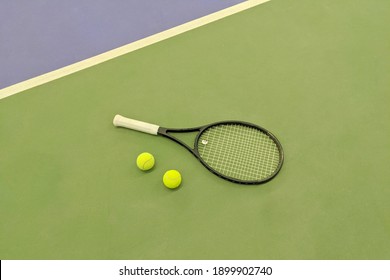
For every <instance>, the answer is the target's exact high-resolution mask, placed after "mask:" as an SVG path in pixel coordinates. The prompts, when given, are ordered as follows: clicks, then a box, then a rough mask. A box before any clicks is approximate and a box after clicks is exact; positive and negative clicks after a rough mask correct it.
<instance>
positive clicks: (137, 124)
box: [113, 115, 159, 135]
mask: <svg viewBox="0 0 390 280" xmlns="http://www.w3.org/2000/svg"><path fill="white" fill-rule="evenodd" d="M113 124H114V125H115V126H119V127H125V128H129V129H134V130H138V131H141V132H145V133H149V134H153V135H157V131H158V128H159V126H158V125H155V124H151V123H146V122H141V121H136V120H132V119H128V118H125V117H123V116H121V115H116V116H115V117H114V121H113Z"/></svg>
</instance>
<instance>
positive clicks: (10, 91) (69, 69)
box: [0, 0, 270, 99]
mask: <svg viewBox="0 0 390 280" xmlns="http://www.w3.org/2000/svg"><path fill="white" fill-rule="evenodd" d="M268 1H270V0H247V1H245V2H242V3H240V4H237V5H234V6H232V7H229V8H226V9H223V10H221V11H218V12H215V13H213V14H210V15H207V16H204V17H201V18H198V19H196V20H193V21H190V22H187V23H184V24H182V25H179V26H176V27H173V28H171V29H168V30H165V31H162V32H160V33H157V34H154V35H152V36H149V37H146V38H144V39H141V40H138V41H136V42H133V43H130V44H128V45H125V46H122V47H119V48H116V49H113V50H110V51H108V52H105V53H102V54H99V55H96V56H93V57H91V58H88V59H85V60H82V61H80V62H76V63H74V64H71V65H68V66H65V67H63V68H60V69H57V70H54V71H51V72H48V73H46V74H43V75H40V76H37V77H34V78H31V79H29V80H26V81H23V82H20V83H17V84H14V85H12V86H9V87H6V88H4V89H0V99H2V98H6V97H8V96H11V95H14V94H16V93H19V92H21V91H25V90H27V89H30V88H33V87H36V86H39V85H42V84H45V83H48V82H50V81H53V80H56V79H59V78H62V77H64V76H67V75H70V74H72V73H75V72H77V71H80V70H83V69H86V68H89V67H91V66H94V65H97V64H99V63H102V62H105V61H107V60H110V59H113V58H115V57H118V56H121V55H124V54H127V53H130V52H133V51H135V50H138V49H141V48H144V47H146V46H149V45H152V44H154V43H157V42H160V41H163V40H165V39H168V38H171V37H173V36H176V35H179V34H181V33H184V32H187V31H189V30H192V29H195V28H197V27H200V26H203V25H206V24H208V23H211V22H214V21H217V20H219V19H222V18H224V17H228V16H230V15H233V14H236V13H239V12H241V11H244V10H247V9H250V8H252V7H255V6H257V5H260V4H263V3H265V2H268Z"/></svg>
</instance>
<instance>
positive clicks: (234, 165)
mask: <svg viewBox="0 0 390 280" xmlns="http://www.w3.org/2000/svg"><path fill="white" fill-rule="evenodd" d="M113 123H114V125H115V126H116V127H125V128H129V129H133V130H137V131H141V132H144V133H149V134H152V135H161V136H164V137H167V138H169V139H171V140H173V141H175V142H176V143H178V144H180V145H181V146H183V147H185V148H186V149H187V150H188V151H190V152H191V153H192V154H193V155H194V156H195V157H196V158H197V159H198V160H199V161H200V162H201V163H202V164H203V165H204V166H205V167H206V168H207V169H208V170H210V171H211V172H212V173H214V174H216V175H218V176H219V177H221V178H223V179H226V180H228V181H231V182H234V183H239V184H261V183H264V182H267V181H269V180H271V179H272V178H274V177H275V176H276V174H278V172H279V170H280V168H281V167H282V164H283V158H284V155H283V149H282V146H281V144H280V142H279V141H278V139H276V137H275V136H274V135H273V134H272V133H271V132H269V131H267V130H266V129H264V128H262V127H260V126H257V125H254V124H251V123H247V122H241V121H222V122H216V123H212V124H208V125H204V126H199V127H194V128H179V129H174V128H165V127H161V126H158V125H155V124H150V123H145V122H141V121H137V120H133V119H128V118H125V117H123V116H121V115H116V116H115V118H114V121H113ZM188 132H198V134H197V135H196V137H195V139H194V145H193V147H190V146H188V145H187V144H186V143H184V142H183V141H181V140H179V139H178V138H176V137H175V136H173V135H172V134H171V133H188Z"/></svg>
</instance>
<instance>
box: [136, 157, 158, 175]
mask: <svg viewBox="0 0 390 280" xmlns="http://www.w3.org/2000/svg"><path fill="white" fill-rule="evenodd" d="M137 166H138V168H139V169H141V170H143V171H146V170H150V169H152V168H153V166H154V156H153V155H152V154H150V153H142V154H140V155H139V156H138V157H137Z"/></svg>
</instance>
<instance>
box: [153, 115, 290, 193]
mask: <svg viewBox="0 0 390 280" xmlns="http://www.w3.org/2000/svg"><path fill="white" fill-rule="evenodd" d="M233 124H235V125H243V126H247V127H252V128H255V129H258V130H260V131H261V132H263V133H264V134H266V135H267V136H268V137H270V138H271V139H272V141H273V142H274V143H275V144H276V146H277V148H278V150H279V163H278V166H277V168H276V169H275V171H274V172H273V173H272V174H271V175H270V176H268V177H266V178H264V179H262V180H253V181H244V180H240V179H237V178H232V177H229V176H226V175H224V174H222V173H220V172H218V171H217V170H215V169H213V168H212V167H211V166H210V165H208V164H207V162H205V161H204V160H203V158H202V157H201V156H200V154H199V151H198V142H199V138H200V137H201V136H202V134H203V132H205V131H206V130H208V129H209V128H211V127H213V126H218V125H233ZM188 132H198V134H197V135H196V137H195V140H194V147H193V148H192V147H190V146H188V145H187V144H186V143H184V142H183V141H181V140H180V139H178V138H176V137H175V136H173V135H171V134H170V133H188ZM157 134H158V135H161V136H164V137H166V138H168V139H170V140H172V141H174V142H176V143H178V144H180V145H181V146H183V147H184V148H186V149H187V150H188V151H190V152H191V154H193V155H194V156H195V157H196V158H197V159H198V160H199V161H200V162H201V163H202V164H203V166H204V167H206V168H207V169H208V170H209V171H210V172H212V173H214V174H215V175H217V176H218V177H220V178H223V179H225V180H228V181H230V182H233V183H239V184H244V185H258V184H262V183H265V182H268V181H270V180H271V179H272V178H274V177H275V176H276V175H277V174H278V173H279V171H280V169H281V168H282V165H283V161H284V152H283V148H282V145H281V144H280V142H279V140H278V139H277V138H276V137H275V135H273V134H272V133H271V132H269V131H268V130H266V129H265V128H263V127H260V126H258V125H255V124H253V123H249V122H243V121H234V120H230V121H220V122H214V123H211V124H208V125H204V126H198V127H193V128H166V127H161V126H160V127H159V128H158V131H157Z"/></svg>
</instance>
